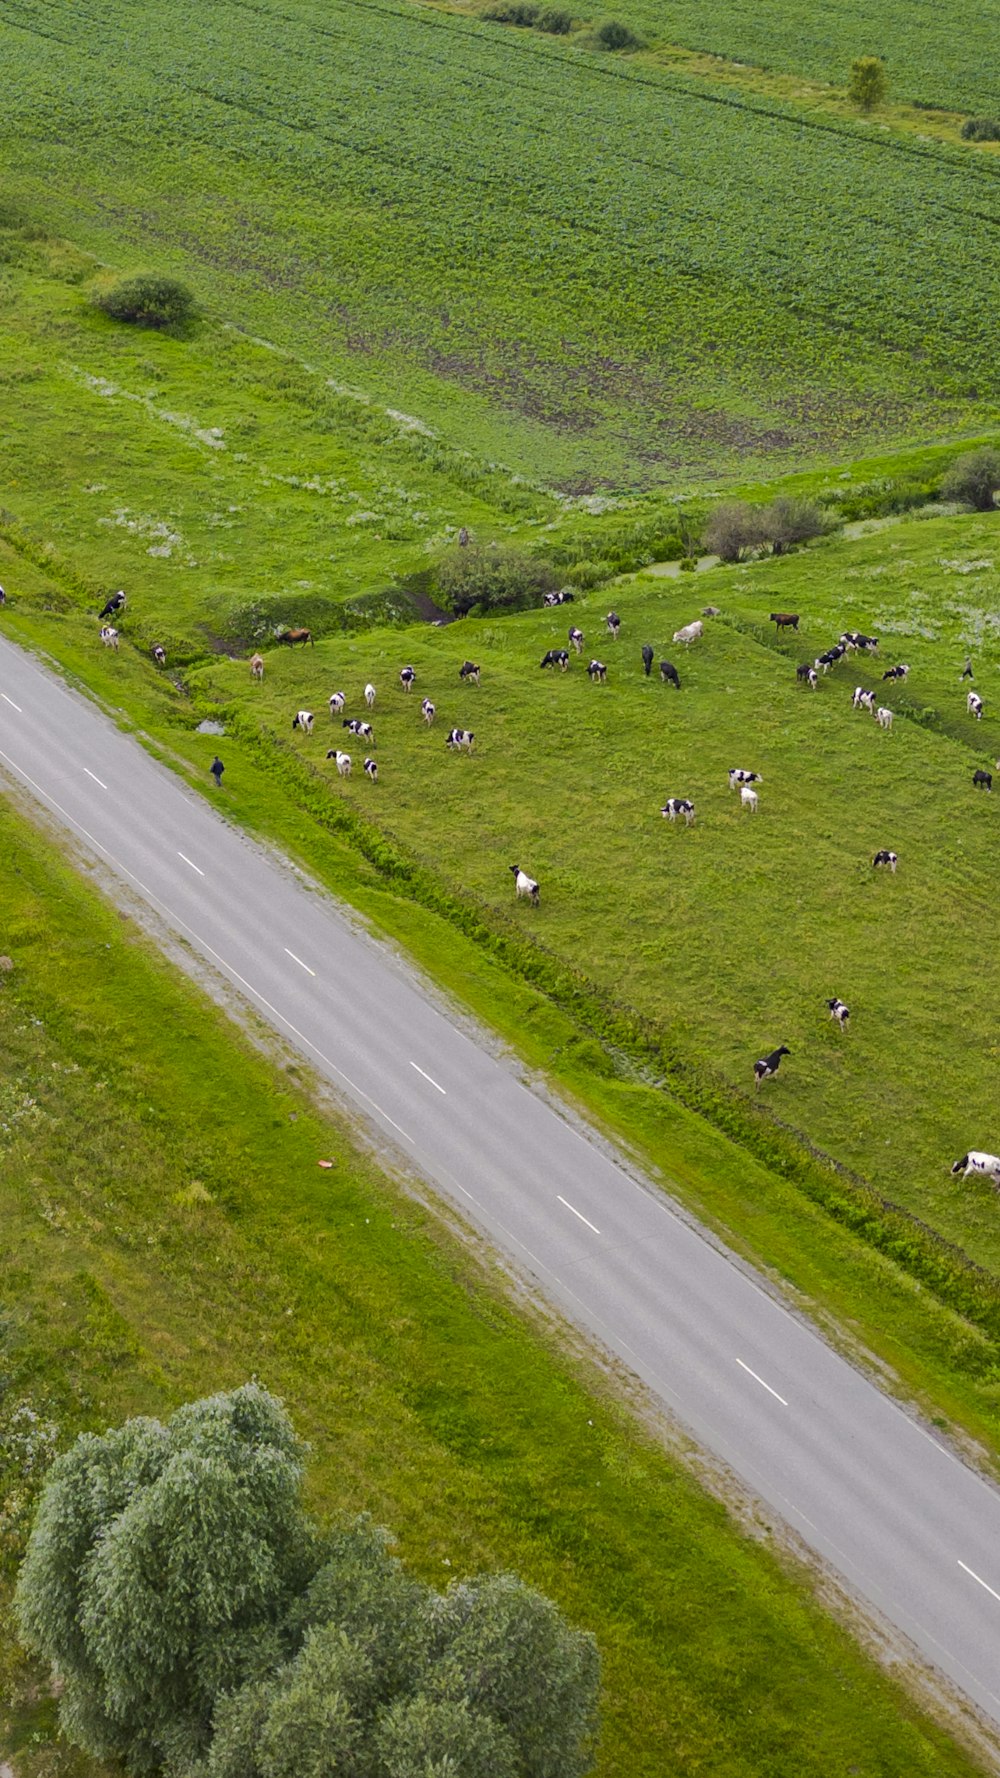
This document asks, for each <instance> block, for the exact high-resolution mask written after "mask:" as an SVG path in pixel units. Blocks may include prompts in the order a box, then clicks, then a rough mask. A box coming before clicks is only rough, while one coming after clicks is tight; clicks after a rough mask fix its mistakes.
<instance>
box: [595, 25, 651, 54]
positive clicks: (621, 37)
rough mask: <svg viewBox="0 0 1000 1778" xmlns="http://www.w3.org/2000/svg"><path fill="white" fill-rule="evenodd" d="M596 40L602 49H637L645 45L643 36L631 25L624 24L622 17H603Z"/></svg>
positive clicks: (596, 32)
mask: <svg viewBox="0 0 1000 1778" xmlns="http://www.w3.org/2000/svg"><path fill="white" fill-rule="evenodd" d="M594 39H595V42H596V43H597V44H598V45H599V46H600V48H601V49H611V50H626V49H627V50H635V49H643V48H644V47H645V46H644V44H643V40H642V38H641V37H637V36H636V34H635V32H634V31H633V30H632V28H631V26H630V25H624V24H622V21H621V19H603V20H602V21H601V23H600V24H599V25H598V27H597V29H596V31H595V32H594Z"/></svg>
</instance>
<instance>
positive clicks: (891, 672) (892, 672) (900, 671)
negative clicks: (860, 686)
mask: <svg viewBox="0 0 1000 1778" xmlns="http://www.w3.org/2000/svg"><path fill="white" fill-rule="evenodd" d="M909 671H910V669H909V667H908V666H906V665H905V663H900V665H899V666H898V667H890V668H889V669H888V671H887V672H885V673H883V675H882V678H883V680H886V679H905V678H906V675H907V673H908V672H909Z"/></svg>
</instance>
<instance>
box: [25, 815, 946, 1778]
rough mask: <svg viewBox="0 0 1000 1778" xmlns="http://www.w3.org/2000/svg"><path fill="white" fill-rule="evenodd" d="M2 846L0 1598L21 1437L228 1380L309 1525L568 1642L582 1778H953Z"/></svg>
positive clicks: (906, 1720)
mask: <svg viewBox="0 0 1000 1778" xmlns="http://www.w3.org/2000/svg"><path fill="white" fill-rule="evenodd" d="M0 843H2V846H3V852H4V857H5V858H6V859H7V860H8V865H7V868H6V870H5V871H4V874H3V878H2V881H0V921H2V926H0V929H2V931H3V935H4V946H5V949H6V950H7V952H8V953H9V954H10V955H11V957H12V958H13V960H14V969H13V971H12V972H11V973H8V974H5V975H4V976H3V977H2V981H0V1026H2V1041H3V1048H4V1056H5V1067H4V1078H3V1085H2V1112H3V1115H2V1118H0V1149H2V1159H3V1164H2V1169H0V1231H2V1233H0V1252H2V1273H3V1298H4V1311H5V1336H4V1346H3V1360H2V1364H3V1383H4V1392H3V1407H2V1427H3V1438H2V1441H0V1452H2V1453H3V1454H4V1456H9V1457H11V1458H13V1462H12V1463H9V1464H8V1466H7V1468H6V1469H5V1470H3V1471H2V1472H0V1473H2V1475H3V1483H4V1490H5V1517H4V1520H3V1524H4V1529H5V1541H4V1550H5V1556H6V1577H7V1582H8V1583H9V1579H10V1575H11V1570H12V1563H13V1561H14V1559H15V1557H16V1551H17V1547H18V1542H19V1534H20V1533H21V1532H22V1531H23V1523H24V1514H23V1510H19V1508H18V1497H19V1496H20V1494H21V1490H22V1486H23V1484H22V1479H21V1477H20V1476H19V1474H18V1473H17V1462H18V1458H19V1456H20V1454H21V1446H20V1445H19V1443H18V1441H17V1438H16V1436H15V1437H12V1428H15V1429H16V1428H17V1427H18V1426H20V1427H21V1428H22V1430H23V1428H24V1424H25V1422H24V1419H23V1416H22V1417H21V1418H18V1409H19V1407H21V1405H22V1404H24V1403H28V1404H30V1406H31V1407H32V1408H33V1410H34V1411H35V1412H37V1413H38V1414H39V1415H40V1416H41V1418H42V1420H43V1421H52V1422H54V1423H55V1424H56V1425H57V1426H58V1428H59V1438H60V1441H61V1442H64V1441H65V1440H66V1439H67V1438H69V1437H70V1436H72V1434H73V1433H74V1432H76V1431H77V1430H79V1429H80V1428H82V1427H88V1426H95V1427H100V1426H103V1425H105V1424H107V1423H108V1422H109V1421H116V1420H119V1419H121V1418H122V1417H123V1416H125V1415H128V1414H133V1413H139V1412H151V1413H161V1412H165V1411H168V1410H169V1408H170V1407H172V1406H173V1405H174V1404H175V1403H177V1402H179V1401H181V1400H184V1399H187V1398H190V1397H193V1396H196V1395H200V1394H202V1393H204V1392H206V1391H208V1390H211V1389H215V1388H219V1387H224V1386H229V1385H231V1384H233V1383H236V1382H238V1381H240V1380H241V1379H243V1378H244V1377H246V1376H248V1375H250V1374H256V1375H258V1376H260V1377H261V1378H262V1379H263V1380H264V1381H265V1382H266V1383H267V1385H268V1386H269V1387H271V1388H273V1389H275V1390H276V1391H277V1392H278V1393H279V1394H281V1395H282V1396H283V1397H284V1398H285V1399H286V1401H287V1402H288V1404H289V1406H290V1408H291V1410H292V1412H293V1414H294V1417H295V1420H296V1423H297V1424H298V1425H299V1426H300V1427H301V1429H302V1431H303V1432H304V1433H305V1435H306V1436H307V1437H308V1438H309V1439H310V1441H311V1443H312V1447H313V1457H312V1462H311V1466H310V1480H311V1486H312V1489H313V1494H314V1504H315V1505H316V1506H317V1507H318V1508H319V1509H320V1510H323V1511H327V1512H331V1511H337V1510H341V1509H344V1510H347V1511H356V1510H358V1509H361V1508H365V1507H367V1508H370V1509H371V1510H372V1511H373V1512H374V1513H375V1514H376V1515H377V1516H378V1517H379V1518H380V1519H383V1520H385V1521H386V1522H388V1523H389V1524H391V1525H392V1526H394V1527H395V1528H396V1529H397V1530H398V1532H399V1535H400V1539H401V1544H402V1549H403V1552H404V1553H405V1556H406V1558H407V1559H408V1560H409V1561H411V1562H413V1563H414V1564H415V1565H416V1567H418V1568H419V1570H420V1571H421V1572H422V1573H423V1574H425V1575H426V1576H427V1577H429V1578H430V1579H432V1580H434V1581H438V1582H443V1581H444V1580H445V1578H450V1577H451V1576H453V1575H455V1574H458V1573H463V1572H467V1571H471V1570H474V1569H476V1568H478V1567H480V1566H482V1565H488V1566H493V1565H503V1566H506V1565H511V1566H514V1567H515V1568H517V1569H518V1570H519V1571H521V1572H522V1573H523V1574H525V1575H526V1576H528V1577H529V1578H530V1579H531V1580H532V1581H534V1582H536V1583H537V1584H538V1585H539V1586H541V1587H543V1588H544V1589H545V1590H546V1591H548V1592H550V1593H552V1594H553V1595H554V1596H556V1597H558V1598H559V1599H560V1600H561V1602H562V1603H563V1604H564V1605H565V1607H566V1609H567V1610H568V1611H569V1612H570V1614H571V1615H572V1616H573V1617H574V1618H575V1619H577V1620H578V1621H579V1622H581V1623H586V1624H587V1625H589V1626H590V1627H592V1628H593V1629H594V1630H595V1632H596V1633H597V1635H598V1638H599V1640H600V1643H601V1651H602V1657H603V1660H604V1671H605V1680H606V1692H607V1696H606V1704H605V1725H606V1726H605V1731H604V1737H603V1743H602V1750H601V1758H600V1764H599V1771H600V1772H601V1773H605V1774H611V1773H621V1774H623V1775H625V1774H632V1773H649V1774H650V1778H653V1775H654V1774H655V1775H656V1778H660V1774H662V1773H663V1772H665V1771H675V1772H681V1773H683V1772H691V1773H694V1772H712V1773H720V1774H721V1773H725V1774H732V1775H734V1778H735V1775H736V1774H750V1773H754V1774H756V1773H759V1774H761V1778H764V1775H765V1774H766V1775H767V1778H771V1775H772V1774H784V1773H787V1774H788V1775H789V1778H792V1775H793V1774H794V1778H801V1774H803V1773H815V1774H816V1775H817V1778H819V1775H820V1774H823V1778H826V1774H827V1773H829V1772H830V1771H831V1770H838V1771H839V1770H844V1771H847V1770H852V1769H853V1770H855V1771H856V1772H858V1773H859V1774H871V1775H872V1778H874V1775H875V1774H879V1775H880V1778H884V1775H885V1774H890V1773H891V1774H899V1775H900V1778H903V1775H904V1774H906V1775H909V1774H913V1773H927V1774H930V1773H935V1774H939V1773H954V1774H958V1773H964V1772H969V1771H971V1770H972V1765H971V1763H970V1762H969V1761H968V1760H967V1759H966V1758H965V1757H964V1756H963V1755H962V1753H961V1752H960V1751H958V1750H957V1749H956V1747H955V1746H954V1745H952V1744H951V1743H950V1742H949V1741H948V1740H947V1739H946V1737H944V1736H943V1735H942V1734H941V1733H940V1732H938V1731H937V1730H936V1729H935V1728H934V1727H933V1726H931V1725H930V1724H929V1723H928V1722H927V1721H926V1720H925V1719H924V1718H923V1717H922V1716H920V1715H919V1713H918V1712H917V1711H916V1710H915V1709H914V1708H913V1707H912V1705H911V1704H910V1703H909V1702H908V1701H907V1700H906V1699H905V1697H904V1696H903V1694H902V1693H901V1692H900V1690H899V1689H898V1688H897V1687H895V1686H894V1685H893V1684H891V1683H890V1682H889V1680H888V1679H887V1678H886V1677H885V1676H884V1675H882V1674H881V1673H880V1672H879V1671H878V1670H877V1669H876V1668H875V1667H874V1666H873V1665H870V1664H869V1663H868V1662H867V1661H866V1660H865V1658H864V1657H863V1656H862V1655H861V1654H860V1653H859V1651H858V1650H857V1649H856V1647H855V1646H854V1645H853V1643H852V1641H851V1639H850V1637H849V1636H848V1635H847V1634H846V1633H845V1632H843V1631H841V1630H840V1629H839V1628H837V1627H836V1626H835V1625H834V1624H833V1623H832V1622H831V1621H830V1619H829V1618H828V1617H827V1616H826V1615H825V1613H824V1612H823V1611H822V1610H820V1609H819V1608H818V1607H817V1606H816V1605H814V1604H813V1602H812V1600H811V1598H810V1595H809V1591H808V1588H807V1586H806V1585H804V1584H803V1583H802V1582H801V1580H800V1579H799V1578H798V1577H797V1575H796V1574H795V1573H794V1572H792V1571H790V1570H789V1568H788V1566H787V1564H784V1563H783V1562H782V1561H780V1560H779V1559H777V1558H776V1556H775V1555H774V1554H773V1553H772V1552H771V1551H770V1550H769V1549H768V1548H767V1547H762V1545H761V1544H760V1543H759V1542H755V1541H749V1540H747V1539H746V1538H744V1537H743V1536H741V1535H739V1534H738V1533H737V1532H736V1530H735V1529H734V1527H733V1525H732V1523H731V1522H730V1520H729V1519H728V1516H727V1514H726V1513H725V1511H724V1510H723V1508H722V1507H721V1506H719V1505H718V1504H716V1503H714V1502H712V1501H711V1500H709V1499H708V1498H706V1497H705V1496H704V1495H703V1494H702V1493H701V1492H700V1490H699V1489H698V1487H697V1486H696V1485H695V1484H694V1482H693V1481H692V1480H691V1479H690V1477H689V1476H688V1475H687V1474H686V1473H685V1471H684V1470H683V1468H681V1467H679V1466H678V1464H677V1463H676V1462H674V1461H673V1460H671V1459H670V1458H668V1457H667V1456H666V1455H664V1453H663V1452H662V1451H661V1450H660V1449H659V1448H657V1447H656V1446H655V1445H654V1444H653V1443H652V1442H650V1441H649V1440H647V1439H645V1438H644V1437H643V1436H642V1435H641V1434H640V1433H639V1432H638V1431H637V1430H636V1428H635V1426H634V1425H633V1423H632V1422H631V1419H630V1418H629V1416H628V1415H626V1414H625V1413H623V1412H622V1410H621V1409H619V1408H618V1407H616V1406H615V1405H614V1403H613V1402H612V1401H610V1400H609V1399H607V1398H606V1396H605V1395H604V1394H603V1393H602V1392H601V1390H600V1389H599V1388H598V1387H597V1386H596V1385H595V1384H594V1379H593V1377H592V1376H589V1377H588V1375H587V1373H586V1372H585V1371H584V1370H583V1369H582V1367H581V1366H579V1365H578V1364H577V1363H575V1362H571V1361H569V1360H568V1359H567V1358H566V1357H565V1356H563V1355H561V1354H560V1352H559V1350H558V1348H557V1346H556V1344H555V1343H554V1341H553V1340H552V1339H551V1338H550V1337H548V1336H545V1335H541V1334H539V1332H537V1331H536V1330H535V1329H534V1328H533V1327H531V1326H529V1325H527V1324H526V1323H525V1322H524V1321H523V1320H521V1319H520V1318H519V1316H518V1315H517V1314H516V1313H515V1312H514V1311H513V1310H512V1309H511V1307H510V1306H509V1304H508V1303H507V1302H506V1300H504V1298H503V1297H502V1295H501V1294H500V1293H499V1292H498V1291H497V1290H496V1289H494V1287H493V1285H492V1284H491V1282H490V1281H489V1279H488V1277H487V1276H486V1274H485V1273H484V1271H483V1270H482V1269H480V1268H479V1267H477V1266H476V1264H475V1263H474V1262H473V1261H472V1260H471V1259H470V1258H469V1257H468V1254H467V1253H466V1252H465V1250H464V1249H463V1248H462V1247H461V1246H460V1245H459V1244H458V1243H457V1242H456V1241H454V1240H453V1239H451V1238H450V1237H449V1236H447V1235H445V1234H443V1233H442V1232H441V1229H440V1227H439V1225H438V1224H437V1223H436V1222H435V1221H434V1219H432V1218H430V1217H429V1216H427V1215H426V1214H425V1213H424V1212H423V1211H421V1210H420V1209H418V1208H417V1207H416V1206H415V1205H414V1204H413V1203H412V1202H410V1201H409V1200H408V1199H406V1198H405V1197H404V1196H403V1195H402V1194H401V1193H400V1192H399V1191H398V1190H397V1189H396V1188H395V1187H394V1186H393V1185H392V1184H391V1183H390V1182H389V1181H388V1180H387V1179H386V1178H385V1177H384V1176H382V1175H381V1174H380V1173H379V1171H378V1169H377V1167H376V1166H375V1165H374V1164H373V1162H372V1161H371V1160H370V1159H368V1158H367V1157H366V1156H365V1155H363V1154H362V1153H361V1152H360V1151H359V1150H358V1149H357V1148H356V1146H355V1145H354V1144H353V1143H352V1141H351V1139H350V1137H349V1135H348V1133H347V1132H346V1131H345V1129H344V1128H342V1127H340V1126H339V1125H338V1124H336V1123H334V1122H333V1121H331V1120H330V1119H328V1118H325V1117H323V1116H321V1115H319V1114H318V1113H317V1112H316V1111H315V1110H314V1109H313V1108H312V1107H311V1106H310V1104H309V1102H308V1100H307V1099H306V1098H305V1097H304V1096H303V1094H302V1092H301V1091H300V1090H299V1089H300V1082H299V1080H298V1078H297V1074H298V1071H297V1070H296V1069H294V1068H293V1069H292V1070H290V1071H288V1072H282V1071H280V1070H278V1069H276V1068H274V1067H272V1066H271V1065H270V1064H269V1063H267V1062H266V1061H264V1060H263V1059H261V1058H260V1056H258V1055H257V1054H255V1053H253V1052H252V1051H251V1050H250V1049H249V1048H248V1047H247V1046H246V1045H245V1044H244V1043H243V1042H242V1041H241V1040H240V1039H238V1038H237V1037H236V1036H234V1034H233V1032H232V1029H231V1028H230V1027H229V1026H228V1025H227V1023H226V1021H225V1019H224V1018H223V1016H222V1015H221V1014H219V1013H218V1012H216V1010H215V1009H214V1008H212V1007H211V1005H210V1004H209V1003H208V1002H207V1001H206V1000H204V999H203V998H202V997H201V996H200V995H199V994H198V993H197V992H196V991H194V990H193V989H190V988H188V987H187V986H186V985H184V984H183V983H179V982H178V981H177V979H176V978H175V976H174V975H173V974H172V972H171V971H170V970H169V968H168V967H167V966H166V965H165V964H164V963H162V962H161V961H160V960H159V959H158V958H157V957H156V956H155V955H154V954H153V953H152V952H151V949H150V947H149V946H148V944H147V943H146V942H145V941H144V940H143V939H142V938H141V936H140V935H139V934H138V933H137V931H136V929H135V927H134V926H133V925H132V923H131V922H129V921H128V920H127V919H123V918H122V917H121V916H120V915H119V914H117V913H116V912H115V911H114V910H112V909H111V908H109V907H108V906H107V904H105V903H104V902H102V901H100V900H99V899H98V898H97V897H96V896H95V895H94V894H93V893H92V892H91V891H90V890H89V889H87V888H85V887H84V886H83V885H82V884H81V883H80V882H79V880H78V879H77V878H76V877H75V876H74V875H73V873H72V872H71V871H70V870H69V869H68V867H66V866H65V865H63V864H62V863H61V862H60V861H59V859H58V857H57V855H56V854H55V853H54V852H53V851H52V850H51V849H50V848H49V846H48V845H47V843H46V842H44V841H43V840H41V839H40V838H39V837H38V836H36V835H35V834H34V833H32V832H31V831H30V830H28V829H27V828H26V827H25V826H24V825H23V824H22V823H21V822H20V821H19V820H18V819H17V818H16V817H15V816H14V815H13V814H12V813H11V812H10V810H9V809H7V808H6V807H4V808H3V809H0ZM327 1156H333V1157H335V1160H336V1166H335V1169H334V1170H333V1171H332V1172H322V1171H320V1170H319V1169H318V1168H317V1164H316V1163H317V1159H318V1158H320V1157H327ZM33 1436H34V1437H35V1439H36V1442H37V1440H38V1432H37V1429H36V1430H35V1432H34V1435H33ZM3 1671H4V1677H5V1685H4V1694H5V1697H7V1698H8V1700H12V1702H10V1703H9V1706H8V1710H7V1712H5V1715H6V1716H7V1722H6V1727H5V1739H6V1742H7V1746H8V1749H10V1748H15V1749H17V1770H18V1774H19V1778H36V1775H38V1778H40V1775H41V1774H48V1773H51V1772H54V1771H56V1770H58V1771H59V1772H62V1773H66V1772H71V1771H81V1772H82V1771H84V1770H88V1769H89V1768H88V1766H87V1763H86V1762H83V1761H77V1760H74V1759H70V1758H68V1757H67V1755H66V1754H65V1752H64V1751H57V1750H56V1749H55V1748H54V1747H53V1746H52V1745H51V1744H50V1742H49V1740H48V1736H49V1732H50V1728H51V1720H52V1719H51V1711H50V1707H49V1706H48V1705H47V1704H39V1703H38V1701H37V1698H36V1696H35V1694H34V1691H33V1676H32V1675H31V1673H30V1672H29V1671H28V1670H26V1669H25V1668H23V1667H21V1666H20V1665H19V1663H18V1661H17V1659H16V1658H15V1655H14V1652H13V1648H12V1645H11V1644H10V1643H9V1642H7V1643H6V1645H5V1647H4V1663H3Z"/></svg>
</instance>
